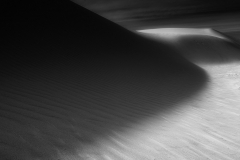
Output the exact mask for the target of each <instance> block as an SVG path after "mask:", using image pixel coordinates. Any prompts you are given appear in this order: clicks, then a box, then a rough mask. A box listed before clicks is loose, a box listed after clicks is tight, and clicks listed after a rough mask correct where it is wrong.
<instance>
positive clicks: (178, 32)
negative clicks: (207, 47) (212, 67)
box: [137, 28, 231, 41]
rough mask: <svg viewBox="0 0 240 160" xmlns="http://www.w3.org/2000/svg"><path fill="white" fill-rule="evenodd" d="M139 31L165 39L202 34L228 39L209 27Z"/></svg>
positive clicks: (172, 39)
mask: <svg viewBox="0 0 240 160" xmlns="http://www.w3.org/2000/svg"><path fill="white" fill-rule="evenodd" d="M137 32H140V33H147V34H151V35H154V36H158V37H159V38H161V37H162V38H163V39H165V40H171V41H174V40H177V38H179V37H181V36H193V35H202V36H203V35H204V36H212V37H217V38H220V39H224V40H228V41H231V40H230V39H228V38H227V37H225V36H224V35H221V34H220V33H218V32H217V31H215V30H213V29H210V28H200V29H199V28H157V29H147V30H138V31H137Z"/></svg>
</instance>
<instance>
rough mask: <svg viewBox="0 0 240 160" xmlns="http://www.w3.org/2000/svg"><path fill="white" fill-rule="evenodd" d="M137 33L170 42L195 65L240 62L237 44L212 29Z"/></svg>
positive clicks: (156, 30) (178, 29) (167, 29)
mask: <svg viewBox="0 0 240 160" xmlns="http://www.w3.org/2000/svg"><path fill="white" fill-rule="evenodd" d="M138 32H140V33H144V35H146V36H148V37H152V38H154V39H157V40H161V41H162V42H170V44H171V45H172V46H175V47H176V48H177V50H178V51H180V52H181V55H183V56H184V57H185V58H186V59H188V60H190V61H191V62H194V63H197V64H199V63H200V64H221V63H229V62H236V61H239V60H240V45H239V42H238V41H237V40H235V39H234V38H232V37H230V36H228V35H225V34H224V33H221V32H219V31H216V30H213V29H209V28H160V29H148V30H139V31H138Z"/></svg>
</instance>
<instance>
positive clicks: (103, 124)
mask: <svg viewBox="0 0 240 160" xmlns="http://www.w3.org/2000/svg"><path fill="white" fill-rule="evenodd" d="M46 3H47V2H46ZM51 5H53V6H52V7H53V8H55V9H54V12H52V11H51V10H48V9H46V10H44V7H43V9H40V10H37V11H36V12H34V10H31V11H32V12H31V13H27V12H21V13H19V14H15V15H14V16H8V18H6V19H4V20H2V21H3V22H4V23H3V24H5V25H4V26H3V29H2V30H1V32H2V33H1V35H2V37H1V38H2V39H3V40H4V41H3V43H1V53H2V54H1V58H0V61H1V63H0V66H1V67H0V77H1V78H0V110H1V112H0V123H1V125H0V126H1V128H0V130H1V131H0V134H1V149H0V156H1V157H4V158H5V159H7V158H8V159H15V158H16V157H17V158H18V159H31V158H32V159H34V158H39V159H47V158H49V159H57V158H56V157H57V154H59V153H68V154H76V152H81V150H82V149H84V146H86V145H94V143H95V140H96V139H98V138H104V137H107V136H108V135H109V134H110V133H111V131H118V130H126V128H127V127H129V126H130V124H135V123H138V122H141V121H144V119H145V118H148V117H151V116H152V115H156V114H168V113H171V112H172V111H173V110H175V109H177V108H178V106H179V104H180V103H182V102H184V101H187V100H190V99H191V98H193V97H195V96H197V95H198V93H199V92H200V91H201V90H203V89H204V86H205V84H206V81H207V79H208V78H207V76H206V74H205V72H204V71H203V70H201V69H200V68H199V67H197V66H195V65H194V64H192V63H190V62H189V61H187V60H185V59H184V58H183V57H181V55H180V54H179V52H178V51H177V50H174V49H172V48H171V47H169V46H168V45H165V44H163V43H159V42H156V41H154V40H150V39H147V38H143V37H141V36H139V35H136V34H134V33H132V32H130V31H128V30H126V29H124V28H122V27H120V26H118V25H116V24H114V23H112V22H110V21H108V20H106V19H104V18H102V17H100V16H98V15H96V14H94V13H91V12H90V11H88V10H86V9H84V8H82V7H80V6H78V5H76V4H74V3H71V2H68V1H63V2H62V1H61V3H60V1H58V3H56V5H55V4H54V3H53V4H51ZM51 5H50V4H48V5H47V8H51Z"/></svg>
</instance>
